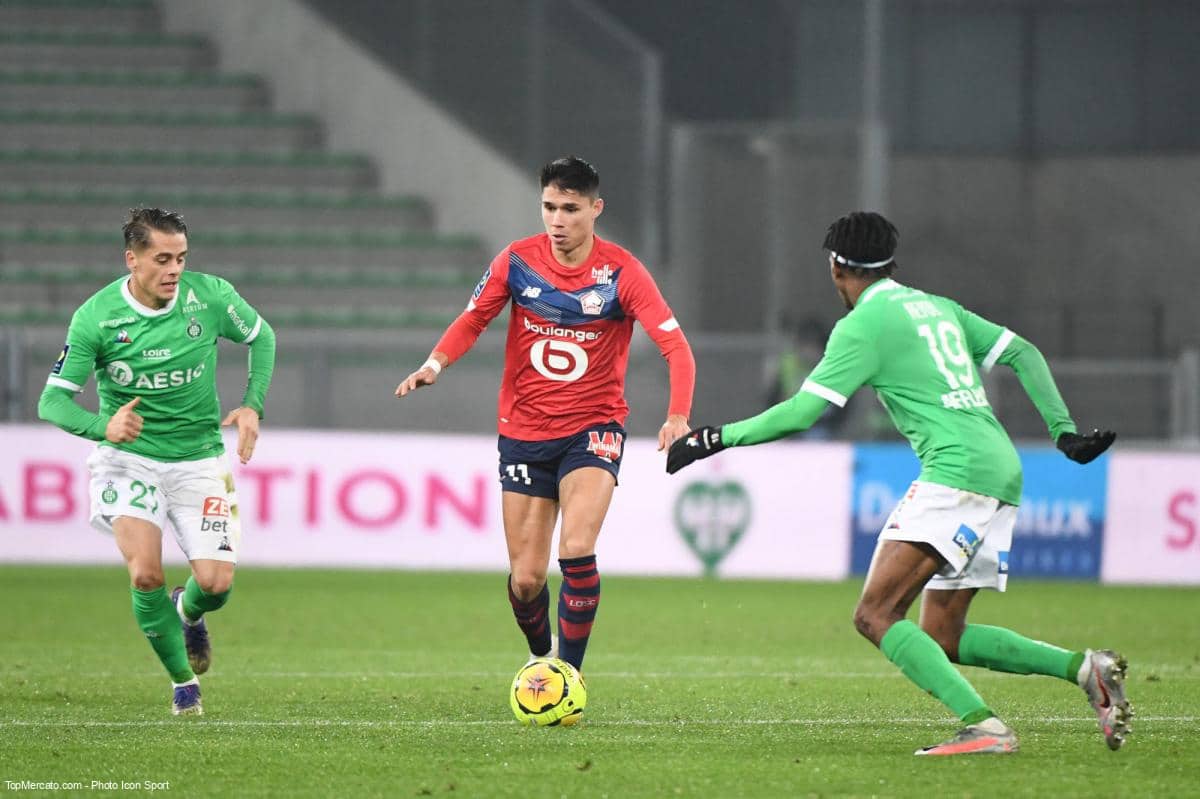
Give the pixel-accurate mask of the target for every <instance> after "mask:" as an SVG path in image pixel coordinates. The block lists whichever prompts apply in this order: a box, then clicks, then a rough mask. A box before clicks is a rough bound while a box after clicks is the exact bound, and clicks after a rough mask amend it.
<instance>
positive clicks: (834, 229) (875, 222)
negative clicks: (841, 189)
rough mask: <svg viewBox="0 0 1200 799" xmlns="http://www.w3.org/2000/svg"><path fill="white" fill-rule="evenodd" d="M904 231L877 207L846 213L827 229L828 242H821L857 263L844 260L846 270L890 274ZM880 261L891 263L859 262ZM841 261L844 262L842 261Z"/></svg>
mask: <svg viewBox="0 0 1200 799" xmlns="http://www.w3.org/2000/svg"><path fill="white" fill-rule="evenodd" d="M899 242H900V232H899V231H898V230H896V226H895V225H893V224H892V223H891V222H889V221H887V219H885V218H884V217H883V215H882V214H877V213H875V212H874V211H855V212H854V213H851V214H846V215H845V216H843V217H842V218H840V219H838V220H837V221H835V222H834V223H833V224H832V225H830V226H829V230H827V231H825V242H824V244H822V245H821V246H822V247H823V248H824V249H826V250H830V251H831V252H835V253H837V254H838V255H839V256H841V258H844V259H846V260H848V261H853V262H855V263H850V264H846V263H842V264H841V266H842V268H843V269H845V270H846V271H848V272H850V273H851V274H853V275H855V276H857V277H868V278H869V277H888V276H889V275H891V274H892V273H893V272H895V271H896V268H897V264H896V260H895V254H896V245H897V244H899ZM880 261H887V262H888V263H886V264H884V265H882V266H877V267H865V266H856V265H855V264H872V263H879V262H880ZM839 263H841V262H840V261H839Z"/></svg>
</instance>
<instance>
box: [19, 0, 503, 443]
mask: <svg viewBox="0 0 1200 799" xmlns="http://www.w3.org/2000/svg"><path fill="white" fill-rule="evenodd" d="M216 65H217V59H216V56H215V49H214V48H213V47H212V45H211V43H210V42H209V41H207V40H206V39H205V38H202V37H198V36H193V35H179V34H168V33H166V32H164V30H163V26H162V20H161V15H160V11H159V9H158V8H157V7H156V6H155V4H154V3H153V2H151V1H150V0H16V1H15V2H11V3H9V2H6V3H4V4H3V5H0V187H2V188H0V281H2V282H3V285H4V291H3V292H2V294H0V325H6V326H9V327H10V329H13V328H15V329H19V330H21V331H22V334H23V335H24V337H25V340H26V341H27V342H30V343H31V345H32V346H31V348H30V349H31V352H32V353H33V354H34V357H32V358H30V362H29V363H26V364H25V368H24V371H25V373H26V379H25V384H26V386H27V388H26V390H25V394H26V396H25V397H24V398H23V401H22V404H23V405H26V406H30V407H31V403H35V402H36V393H37V392H38V391H40V387H41V384H42V383H43V382H44V372H45V367H46V362H44V361H43V360H39V356H41V355H46V356H47V357H50V358H52V357H53V355H52V351H54V350H56V348H57V347H58V345H59V344H60V343H61V337H62V333H63V330H64V329H65V325H66V323H67V321H68V320H69V318H70V314H71V312H72V311H73V310H74V308H75V307H76V306H77V305H78V304H79V302H81V301H82V300H83V299H84V298H86V297H87V296H88V295H89V294H91V293H92V292H94V291H95V290H96V289H97V288H99V287H100V286H101V285H103V284H104V282H105V281H107V280H110V279H113V278H114V277H116V276H117V275H118V274H119V273H120V268H121V260H120V258H121V254H120V253H121V249H122V242H121V234H120V226H121V223H122V221H123V218H124V215H125V211H126V209H128V208H130V207H132V206H136V205H157V206H161V207H165V208H173V209H178V210H181V211H182V212H183V213H184V216H185V218H186V219H187V221H188V223H189V226H190V228H191V235H190V236H189V243H190V244H191V248H192V258H191V261H190V263H189V266H190V268H193V269H198V270H201V271H206V272H212V273H214V274H219V275H224V276H228V277H229V278H230V279H232V280H234V281H235V282H236V283H237V285H238V287H239V289H241V290H242V293H243V294H244V295H245V296H246V297H247V299H249V300H250V301H251V302H252V303H254V304H255V305H256V306H258V307H259V308H260V310H261V311H262V312H263V313H264V314H265V315H267V316H268V318H270V319H271V320H272V321H273V322H274V323H275V325H276V327H278V328H282V329H285V330H287V331H288V336H289V339H290V341H289V343H290V342H294V341H297V340H300V341H303V340H309V341H320V342H322V343H323V344H324V345H326V346H327V345H328V344H329V342H331V341H333V342H336V341H339V340H344V341H345V342H346V343H347V347H348V348H349V354H347V353H342V354H341V355H339V354H338V352H337V350H336V349H333V350H329V349H328V346H327V349H326V351H323V352H322V353H321V354H320V355H319V357H318V356H317V355H314V353H312V352H311V351H305V352H303V353H301V352H297V351H296V350H295V349H294V348H292V347H288V348H281V364H280V367H281V372H280V374H279V379H280V381H281V382H282V383H284V384H287V383H293V384H295V385H298V386H303V385H304V384H305V383H310V382H312V374H311V372H306V371H305V369H306V368H311V364H312V362H313V361H314V360H316V361H321V362H328V361H329V359H330V358H333V359H335V360H336V361H337V364H336V366H337V367H338V368H341V367H345V368H348V369H354V368H355V364H356V363H361V364H362V365H363V366H364V368H372V364H373V365H374V366H375V367H376V368H375V371H377V372H378V371H379V370H378V369H377V366H378V363H379V359H378V357H377V356H375V355H372V354H371V350H372V348H374V349H376V350H378V349H379V348H382V347H385V346H386V347H388V348H389V349H390V351H391V353H390V354H391V356H392V358H391V360H393V361H394V360H397V359H401V358H405V357H408V358H409V359H416V360H418V361H419V359H420V358H423V357H424V354H425V352H426V351H427V348H428V346H429V344H430V343H432V341H433V340H435V337H436V335H437V333H438V332H440V330H441V329H442V327H444V325H445V324H446V323H447V322H448V321H449V320H450V319H451V318H453V316H454V315H455V314H456V313H457V312H458V311H459V310H461V307H462V305H463V302H464V301H465V298H466V297H467V295H468V293H469V291H470V288H471V286H472V285H473V284H474V282H475V281H476V280H477V279H478V276H479V273H480V271H481V268H482V265H483V264H485V263H486V261H487V258H488V256H489V254H488V253H487V252H485V251H484V248H483V247H482V245H481V242H480V240H479V239H478V237H476V236H473V235H470V234H454V235H442V234H439V233H437V232H435V226H434V221H435V220H434V209H433V208H432V207H431V204H430V203H429V202H428V201H427V200H426V199H425V198H422V197H416V196H385V195H383V194H381V193H380V192H379V190H378V188H377V186H378V184H379V181H378V178H377V175H376V174H375V171H374V169H373V166H372V164H371V162H370V161H369V159H367V158H366V157H364V156H362V155H359V154H355V153H343V152H330V151H329V150H327V149H326V148H325V146H324V143H323V131H322V125H321V122H320V120H319V119H316V118H313V117H311V116H308V115H301V114H280V113H276V112H273V111H272V109H271V98H270V91H269V89H268V87H267V85H266V83H265V81H263V80H262V79H260V78H259V77H257V76H255V75H250V74H230V75H227V74H222V73H220V72H218V71H217V66H216ZM354 353H357V356H354V357H351V356H353V355H354ZM343 356H346V357H343ZM356 358H357V360H356ZM224 360H225V362H226V363H227V364H229V365H228V366H224V367H223V369H224V368H228V369H231V370H241V369H244V366H243V365H242V363H241V361H240V359H231V358H228V357H227V358H225V359H224ZM289 363H290V366H289ZM389 367H390V363H389ZM289 369H292V370H299V371H298V373H297V374H288V372H289ZM386 371H387V373H388V379H389V380H390V379H391V378H392V377H393V375H391V371H392V370H391V369H390V368H389V369H388V370H386ZM226 382H228V381H226ZM233 382H235V383H236V382H237V381H236V380H235V381H233ZM393 383H394V381H393ZM279 393H280V394H282V393H284V392H279ZM301 393H303V392H302V391H301ZM282 407H283V408H284V413H282V414H277V415H276V419H277V420H278V417H279V415H282V416H283V418H284V419H285V420H286V419H287V418H288V416H289V413H288V412H287V403H286V401H285V402H284V403H282ZM311 411H312V409H311V408H309V409H308V411H307V412H305V413H306V415H305V416H303V417H302V416H300V415H296V416H294V418H293V423H299V421H300V419H301V418H311V417H312V414H311ZM296 412H297V414H299V413H300V411H299V410H297V411H296ZM330 423H331V424H333V425H336V424H338V421H337V420H336V419H330Z"/></svg>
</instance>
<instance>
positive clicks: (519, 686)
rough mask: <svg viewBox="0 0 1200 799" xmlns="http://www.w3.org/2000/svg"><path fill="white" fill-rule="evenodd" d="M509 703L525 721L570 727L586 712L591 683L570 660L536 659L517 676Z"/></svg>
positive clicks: (547, 725)
mask: <svg viewBox="0 0 1200 799" xmlns="http://www.w3.org/2000/svg"><path fill="white" fill-rule="evenodd" d="M509 704H510V705H511V706H512V711H513V715H514V716H516V717H517V721H519V722H521V723H522V724H526V725H528V726H531V727H554V726H567V725H570V724H574V723H575V722H577V721H579V718H580V716H582V715H583V708H584V706H585V705H586V704H587V686H585V685H584V684H583V677H582V676H580V674H579V672H577V671H576V670H575V667H574V666H572V665H571V664H570V663H567V662H566V661H564V660H559V659H558V658H534V659H533V660H531V661H529V662H528V663H526V664H525V665H524V666H522V667H521V668H520V670H518V671H517V676H516V677H514V678H513V682H512V690H511V691H510V692H509Z"/></svg>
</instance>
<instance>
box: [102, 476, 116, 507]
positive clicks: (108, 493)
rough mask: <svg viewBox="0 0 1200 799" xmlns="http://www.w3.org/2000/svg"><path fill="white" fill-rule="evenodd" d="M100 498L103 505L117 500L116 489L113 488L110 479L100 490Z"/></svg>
mask: <svg viewBox="0 0 1200 799" xmlns="http://www.w3.org/2000/svg"><path fill="white" fill-rule="evenodd" d="M100 500H101V501H102V502H103V503H104V504H105V505H111V504H113V503H114V502H116V501H117V489H115V488H113V484H112V480H109V481H108V485H106V486H105V487H104V490H103V491H101V492H100Z"/></svg>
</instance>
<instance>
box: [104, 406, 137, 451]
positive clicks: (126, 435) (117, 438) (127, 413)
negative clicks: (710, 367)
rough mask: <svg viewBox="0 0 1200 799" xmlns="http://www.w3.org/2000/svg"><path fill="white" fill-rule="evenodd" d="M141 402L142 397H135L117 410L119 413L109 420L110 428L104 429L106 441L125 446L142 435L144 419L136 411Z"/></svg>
mask: <svg viewBox="0 0 1200 799" xmlns="http://www.w3.org/2000/svg"><path fill="white" fill-rule="evenodd" d="M141 401H142V398H141V397H134V398H133V399H131V400H130V401H129V402H127V403H125V404H124V405H122V406H121V407H120V408H117V412H116V413H114V414H113V415H112V418H111V419H109V420H108V426H107V427H105V428H104V437H105V438H106V439H108V440H109V441H111V442H112V443H114V444H125V443H128V442H130V441H133V440H134V439H135V438H137V437H138V436H140V435H141V434H142V417H141V416H140V415H139V414H138V412H137V411H135V410H134V408H136V407H137V406H138V403H139V402H141Z"/></svg>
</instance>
